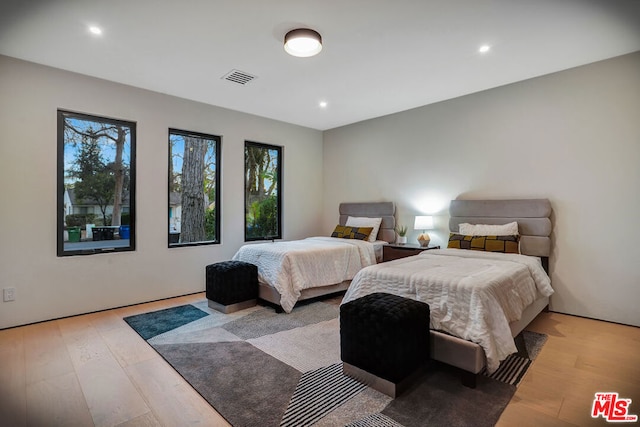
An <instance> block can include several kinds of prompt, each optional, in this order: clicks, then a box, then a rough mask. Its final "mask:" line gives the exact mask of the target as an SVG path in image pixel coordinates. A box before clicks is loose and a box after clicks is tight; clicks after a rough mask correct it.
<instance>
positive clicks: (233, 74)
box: [222, 70, 257, 86]
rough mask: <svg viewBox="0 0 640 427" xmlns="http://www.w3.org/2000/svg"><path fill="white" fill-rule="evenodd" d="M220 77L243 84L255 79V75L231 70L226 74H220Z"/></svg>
mask: <svg viewBox="0 0 640 427" xmlns="http://www.w3.org/2000/svg"><path fill="white" fill-rule="evenodd" d="M222 78H223V79H225V80H229V81H230V82H233V83H238V84H240V85H243V86H244V85H246V84H247V83H249V82H250V81H251V80H253V79H256V78H257V77H256V76H252V75H251V74H249V73H245V72H244V71H240V70H231V71H229V72H228V73H227V74H225V75H224V76H222Z"/></svg>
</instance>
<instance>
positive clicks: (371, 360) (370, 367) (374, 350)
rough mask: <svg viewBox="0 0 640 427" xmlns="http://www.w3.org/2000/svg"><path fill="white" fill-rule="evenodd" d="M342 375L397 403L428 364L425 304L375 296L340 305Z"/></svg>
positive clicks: (386, 296) (384, 295) (427, 307)
mask: <svg viewBox="0 0 640 427" xmlns="http://www.w3.org/2000/svg"><path fill="white" fill-rule="evenodd" d="M340 356H341V359H342V362H343V371H344V373H345V374H346V375H348V376H350V377H353V378H355V379H357V380H358V381H360V382H363V383H365V384H367V385H369V386H370V387H372V388H374V389H376V390H378V391H380V392H382V393H384V394H386V395H389V396H391V397H393V398H395V397H396V396H397V395H399V394H400V393H402V391H403V390H404V389H406V388H407V387H408V386H409V384H410V383H411V381H412V380H413V379H414V378H415V377H417V376H419V375H420V373H421V372H422V371H423V367H424V366H425V364H426V363H427V362H428V360H429V305H428V304H426V303H423V302H420V301H415V300H412V299H408V298H402V297H399V296H396V295H391V294H387V293H374V294H370V295H366V296H364V297H362V298H358V299H357V300H353V301H350V302H348V303H346V304H343V305H341V306H340Z"/></svg>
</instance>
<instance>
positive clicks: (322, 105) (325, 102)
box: [318, 101, 328, 108]
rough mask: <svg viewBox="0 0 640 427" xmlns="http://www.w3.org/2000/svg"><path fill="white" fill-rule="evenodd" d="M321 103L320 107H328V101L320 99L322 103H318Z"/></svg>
mask: <svg viewBox="0 0 640 427" xmlns="http://www.w3.org/2000/svg"><path fill="white" fill-rule="evenodd" d="M318 105H320V108H327V105H328V104H327V101H320V103H319V104H318Z"/></svg>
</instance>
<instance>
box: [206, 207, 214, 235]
mask: <svg viewBox="0 0 640 427" xmlns="http://www.w3.org/2000/svg"><path fill="white" fill-rule="evenodd" d="M204 232H205V236H206V240H216V209H215V208H211V209H207V211H206V212H205V214H204Z"/></svg>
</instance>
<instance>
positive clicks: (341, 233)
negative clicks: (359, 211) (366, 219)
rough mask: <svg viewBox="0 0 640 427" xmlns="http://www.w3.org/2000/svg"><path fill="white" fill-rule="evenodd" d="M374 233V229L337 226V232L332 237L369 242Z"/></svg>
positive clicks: (334, 231)
mask: <svg viewBox="0 0 640 427" xmlns="http://www.w3.org/2000/svg"><path fill="white" fill-rule="evenodd" d="M372 231H373V227H346V226H344V225H336V228H335V230H333V233H331V237H339V238H341V239H356V240H367V238H368V237H369V234H371V232H372Z"/></svg>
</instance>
